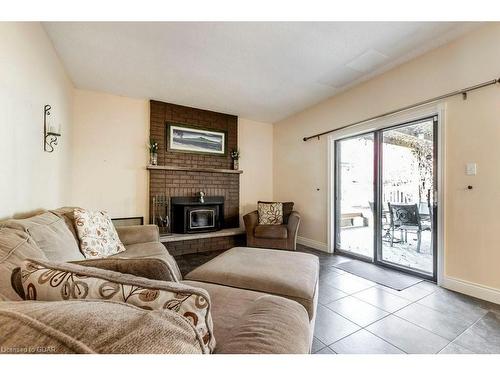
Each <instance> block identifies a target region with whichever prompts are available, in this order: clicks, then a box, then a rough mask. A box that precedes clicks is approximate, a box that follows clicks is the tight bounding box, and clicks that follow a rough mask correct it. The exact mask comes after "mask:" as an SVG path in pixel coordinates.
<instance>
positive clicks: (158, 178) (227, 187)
mask: <svg viewBox="0 0 500 375" xmlns="http://www.w3.org/2000/svg"><path fill="white" fill-rule="evenodd" d="M150 116H151V117H150V138H151V139H154V140H155V141H156V142H158V165H159V166H168V167H174V166H175V167H187V168H213V169H228V170H230V169H232V159H231V156H230V155H229V153H230V151H231V150H232V149H233V148H236V147H237V144H238V117H237V116H233V115H228V114H224V113H218V112H211V111H205V110H201V109H197V108H190V107H184V106H180V105H176V104H170V103H163V102H159V101H154V100H151V101H150ZM168 122H174V123H178V124H185V125H189V126H195V127H200V128H204V129H208V130H221V131H225V132H226V137H227V138H226V143H227V151H228V152H227V155H225V156H218V155H203V154H192V153H184V152H173V151H168V150H167V136H168V135H167V128H166V125H167V123H168ZM239 176H240V175H239V174H234V173H221V172H206V171H190V170H157V169H153V170H150V171H149V197H150V200H149V202H150V211H149V212H150V213H151V212H152V199H151V197H153V196H154V195H159V194H164V195H166V196H167V197H174V196H195V195H196V194H197V193H198V192H199V191H204V192H205V193H206V195H207V196H224V199H225V202H224V222H225V225H224V227H225V228H235V227H239V192H240V177H239ZM150 222H152V217H150ZM241 237H242V236H236V237H234V236H228V237H218V238H206V239H203V240H190V241H176V242H169V243H168V244H167V247H168V249H169V251H170V252H171V253H172V254H173V255H180V254H186V253H193V252H200V251H212V250H225V249H228V248H230V247H233V246H235V245H241V244H242V243H241V242H242V240H243V239H242V238H241Z"/></svg>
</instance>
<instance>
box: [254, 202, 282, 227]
mask: <svg viewBox="0 0 500 375" xmlns="http://www.w3.org/2000/svg"><path fill="white" fill-rule="evenodd" d="M257 211H258V213H259V225H281V224H283V204H282V203H280V202H270V203H264V202H259V203H257Z"/></svg>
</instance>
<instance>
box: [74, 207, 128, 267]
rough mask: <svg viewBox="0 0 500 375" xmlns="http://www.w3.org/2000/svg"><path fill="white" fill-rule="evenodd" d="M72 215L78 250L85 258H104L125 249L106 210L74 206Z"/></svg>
mask: <svg viewBox="0 0 500 375" xmlns="http://www.w3.org/2000/svg"><path fill="white" fill-rule="evenodd" d="M74 215H75V227H76V233H77V234H78V239H79V240H80V250H81V251H82V253H83V255H84V256H85V258H87V259H92V258H104V257H107V256H110V255H114V254H118V253H121V252H122V251H125V246H123V244H122V242H121V241H120V238H119V237H118V233H116V229H115V226H114V225H113V222H112V221H111V218H110V217H109V216H108V214H107V213H106V212H104V211H90V210H86V209H83V208H75V210H74Z"/></svg>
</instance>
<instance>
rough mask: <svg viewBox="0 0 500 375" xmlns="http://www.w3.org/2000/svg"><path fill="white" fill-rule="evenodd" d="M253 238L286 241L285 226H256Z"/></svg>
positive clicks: (286, 231) (286, 232)
mask: <svg viewBox="0 0 500 375" xmlns="http://www.w3.org/2000/svg"><path fill="white" fill-rule="evenodd" d="M255 237H258V238H280V239H286V238H287V237H288V230H287V227H286V225H257V226H256V227H255Z"/></svg>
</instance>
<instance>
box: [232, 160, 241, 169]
mask: <svg viewBox="0 0 500 375" xmlns="http://www.w3.org/2000/svg"><path fill="white" fill-rule="evenodd" d="M233 169H234V170H235V171H237V170H238V169H240V162H239V160H238V159H234V160H233Z"/></svg>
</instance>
